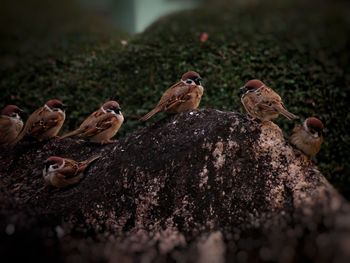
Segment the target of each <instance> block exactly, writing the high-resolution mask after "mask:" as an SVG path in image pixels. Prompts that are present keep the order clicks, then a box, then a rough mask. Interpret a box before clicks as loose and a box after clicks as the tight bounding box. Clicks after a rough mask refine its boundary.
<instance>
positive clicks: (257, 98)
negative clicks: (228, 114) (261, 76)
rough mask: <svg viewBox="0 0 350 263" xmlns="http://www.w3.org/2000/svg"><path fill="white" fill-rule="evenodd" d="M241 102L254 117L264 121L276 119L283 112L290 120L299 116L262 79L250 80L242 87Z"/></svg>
mask: <svg viewBox="0 0 350 263" xmlns="http://www.w3.org/2000/svg"><path fill="white" fill-rule="evenodd" d="M241 92H243V95H242V97H241V102H242V104H243V106H244V108H245V110H246V111H247V113H248V115H249V116H251V117H252V118H253V119H259V120H260V121H262V122H265V121H270V120H272V119H275V118H277V117H278V116H279V114H282V115H283V116H285V117H286V118H287V119H289V120H294V119H298V118H299V117H298V116H296V115H294V114H293V113H291V112H289V111H288V110H287V109H286V108H285V106H284V104H283V102H282V99H281V97H280V96H279V95H278V94H277V93H276V92H275V91H274V90H273V89H271V88H269V87H268V86H266V85H265V84H264V83H263V82H262V81H261V80H258V79H252V80H249V81H248V82H247V83H246V84H245V85H244V86H243V87H242V88H241Z"/></svg>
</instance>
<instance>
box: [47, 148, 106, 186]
mask: <svg viewBox="0 0 350 263" xmlns="http://www.w3.org/2000/svg"><path fill="white" fill-rule="evenodd" d="M99 158H101V156H100V155H96V156H93V157H91V158H89V159H87V160H85V161H82V162H77V161H74V160H72V159H68V158H62V157H59V156H50V157H49V158H47V159H46V160H45V161H44V169H43V177H44V180H45V184H46V185H51V186H54V187H57V188H62V187H66V186H69V185H73V184H76V183H78V182H79V181H80V180H81V179H82V178H83V175H84V170H85V169H86V168H87V167H88V166H89V165H90V164H91V163H92V162H93V161H95V160H97V159H99Z"/></svg>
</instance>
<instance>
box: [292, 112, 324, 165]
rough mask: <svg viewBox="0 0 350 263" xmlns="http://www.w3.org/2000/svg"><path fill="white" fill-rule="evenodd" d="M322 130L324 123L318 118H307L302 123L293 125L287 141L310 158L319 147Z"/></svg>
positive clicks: (321, 139)
mask: <svg viewBox="0 0 350 263" xmlns="http://www.w3.org/2000/svg"><path fill="white" fill-rule="evenodd" d="M323 130H324V125H323V123H322V122H321V121H320V120H319V119H317V118H315V117H310V118H307V119H306V120H305V121H304V122H303V124H302V125H300V124H299V125H297V126H295V127H294V129H293V131H292V134H291V136H290V138H289V142H290V143H291V144H292V145H294V146H295V147H296V148H298V149H299V150H301V151H302V152H303V153H304V154H305V155H306V156H307V157H308V158H309V159H311V158H312V157H313V156H315V155H316V154H317V153H318V152H319V151H320V149H321V145H322V143H323Z"/></svg>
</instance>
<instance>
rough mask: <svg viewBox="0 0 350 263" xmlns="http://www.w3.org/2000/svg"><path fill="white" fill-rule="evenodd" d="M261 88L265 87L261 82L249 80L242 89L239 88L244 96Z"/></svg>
mask: <svg viewBox="0 0 350 263" xmlns="http://www.w3.org/2000/svg"><path fill="white" fill-rule="evenodd" d="M263 86H265V84H264V83H263V82H262V81H261V80H258V79H251V80H249V81H248V82H247V83H246V84H245V85H244V86H243V87H241V93H243V94H245V93H247V92H251V91H256V90H257V89H260V88H262V87H263Z"/></svg>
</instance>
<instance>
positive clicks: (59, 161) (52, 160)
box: [44, 156, 63, 166]
mask: <svg viewBox="0 0 350 263" xmlns="http://www.w3.org/2000/svg"><path fill="white" fill-rule="evenodd" d="M44 164H45V165H46V166H50V165H52V164H58V165H59V166H61V165H62V164H63V158H61V157H58V156H50V157H49V158H47V159H46V161H45V162H44Z"/></svg>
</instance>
